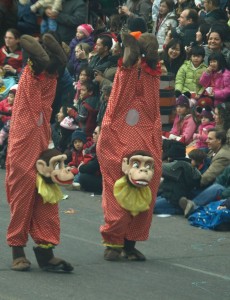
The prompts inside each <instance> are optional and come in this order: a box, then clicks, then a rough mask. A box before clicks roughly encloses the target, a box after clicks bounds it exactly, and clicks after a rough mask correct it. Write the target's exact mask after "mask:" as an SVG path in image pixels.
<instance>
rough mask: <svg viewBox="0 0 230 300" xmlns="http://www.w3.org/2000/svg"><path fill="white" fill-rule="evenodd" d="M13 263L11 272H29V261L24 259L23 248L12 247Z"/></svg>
mask: <svg viewBox="0 0 230 300" xmlns="http://www.w3.org/2000/svg"><path fill="white" fill-rule="evenodd" d="M12 256H13V263H12V266H11V270H13V271H29V270H30V265H31V263H30V261H29V260H28V259H27V258H26V255H25V252H24V248H23V247H22V246H12Z"/></svg>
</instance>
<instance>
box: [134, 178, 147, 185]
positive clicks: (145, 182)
mask: <svg viewBox="0 0 230 300" xmlns="http://www.w3.org/2000/svg"><path fill="white" fill-rule="evenodd" d="M132 184H133V185H136V186H147V185H148V184H149V183H148V181H145V180H134V179H132Z"/></svg>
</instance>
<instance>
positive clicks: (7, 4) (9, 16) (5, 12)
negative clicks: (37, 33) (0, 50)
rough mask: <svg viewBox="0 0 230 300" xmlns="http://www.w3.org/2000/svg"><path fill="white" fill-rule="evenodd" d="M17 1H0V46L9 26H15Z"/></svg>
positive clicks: (2, 44) (3, 42)
mask: <svg viewBox="0 0 230 300" xmlns="http://www.w3.org/2000/svg"><path fill="white" fill-rule="evenodd" d="M17 9H18V3H17V1H14V0H1V1H0V28H1V30H0V47H2V46H4V44H5V40H4V36H5V32H6V30H7V29H9V28H16V27H17Z"/></svg>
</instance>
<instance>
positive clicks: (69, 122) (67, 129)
mask: <svg viewBox="0 0 230 300" xmlns="http://www.w3.org/2000/svg"><path fill="white" fill-rule="evenodd" d="M77 127H78V126H77V124H76V122H75V120H74V118H73V117H70V116H69V115H67V117H65V118H64V119H63V120H62V121H61V122H60V132H61V139H60V141H59V146H58V149H59V150H60V151H61V152H65V151H66V150H67V149H68V148H69V147H70V144H71V136H72V133H73V131H74V130H76V129H77Z"/></svg>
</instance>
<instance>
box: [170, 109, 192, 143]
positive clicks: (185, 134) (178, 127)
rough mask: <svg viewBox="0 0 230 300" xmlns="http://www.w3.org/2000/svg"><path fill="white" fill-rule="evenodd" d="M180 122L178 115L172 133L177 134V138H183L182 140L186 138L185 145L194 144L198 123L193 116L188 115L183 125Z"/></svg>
mask: <svg viewBox="0 0 230 300" xmlns="http://www.w3.org/2000/svg"><path fill="white" fill-rule="evenodd" d="M179 121H180V119H179V116H178V115H176V117H175V120H174V123H173V127H172V130H171V131H170V133H172V134H175V135H177V136H181V137H182V138H184V143H185V144H186V145H188V144H189V143H191V142H192V137H193V134H194V132H195V131H196V127H197V126H196V123H195V121H194V120H193V117H192V115H191V114H188V115H186V116H185V117H184V120H183V121H182V123H181V124H179Z"/></svg>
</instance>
